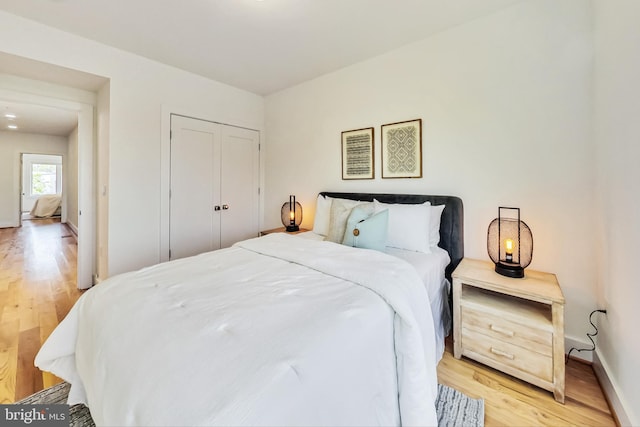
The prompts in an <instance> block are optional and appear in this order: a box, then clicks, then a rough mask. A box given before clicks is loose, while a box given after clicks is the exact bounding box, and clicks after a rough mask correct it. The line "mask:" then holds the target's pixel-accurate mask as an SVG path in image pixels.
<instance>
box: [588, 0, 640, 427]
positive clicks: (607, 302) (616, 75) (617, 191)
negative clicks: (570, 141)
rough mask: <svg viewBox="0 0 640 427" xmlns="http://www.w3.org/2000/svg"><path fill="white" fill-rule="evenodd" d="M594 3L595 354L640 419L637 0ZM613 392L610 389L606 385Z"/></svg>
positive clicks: (634, 418) (635, 420) (632, 417)
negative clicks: (599, 310) (598, 311)
mask: <svg viewBox="0 0 640 427" xmlns="http://www.w3.org/2000/svg"><path fill="white" fill-rule="evenodd" d="M594 4H595V8H594V10H595V42H596V43H595V50H596V63H595V103H594V105H595V118H596V120H595V127H594V129H595V141H596V150H597V154H598V155H597V160H598V161H597V178H598V181H597V184H598V185H597V189H598V192H597V196H598V197H597V208H598V215H599V224H600V226H599V227H598V229H597V233H595V235H594V237H595V244H596V246H597V247H598V248H599V251H598V255H599V256H598V258H599V261H600V265H601V268H600V271H599V275H598V297H599V300H600V302H601V304H602V305H603V306H604V307H606V309H607V315H606V316H599V322H598V323H599V326H600V332H599V334H598V341H597V343H598V356H599V359H600V362H602V365H603V366H604V368H605V370H606V371H607V373H608V375H609V378H610V380H611V384H608V385H605V386H608V387H610V388H611V389H612V390H613V391H615V393H616V394H617V396H618V398H619V400H620V401H619V402H614V405H616V404H621V405H623V406H624V408H625V409H626V416H627V419H624V418H623V419H621V422H622V423H623V424H630V425H640V362H638V355H640V340H638V332H637V330H638V325H639V324H640V310H638V302H639V301H640V286H639V285H640V283H638V279H637V278H635V277H636V276H637V272H636V271H635V267H636V262H638V258H639V257H640V249H638V242H639V241H640V225H639V224H638V220H640V187H639V183H640V167H639V166H638V159H640V138H639V135H640V120H638V117H639V115H640V86H639V85H638V76H640V25H638V22H640V2H637V1H633V0H622V1H621V0H606V1H604V0H602V1H597V2H595V3H594ZM609 391H611V390H609Z"/></svg>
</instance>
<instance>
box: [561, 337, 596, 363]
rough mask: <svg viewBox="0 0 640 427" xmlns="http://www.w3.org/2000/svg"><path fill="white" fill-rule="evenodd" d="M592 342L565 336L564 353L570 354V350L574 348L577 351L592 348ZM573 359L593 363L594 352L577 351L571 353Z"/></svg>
mask: <svg viewBox="0 0 640 427" xmlns="http://www.w3.org/2000/svg"><path fill="white" fill-rule="evenodd" d="M592 347H593V346H592V345H591V342H589V341H582V340H579V339H577V338H575V337H568V336H566V335H565V337H564V352H565V354H567V353H569V350H571V349H572V348H575V349H583V348H592ZM571 358H572V359H573V358H575V359H580V360H581V361H583V362H586V363H593V351H576V350H574V351H573V352H571Z"/></svg>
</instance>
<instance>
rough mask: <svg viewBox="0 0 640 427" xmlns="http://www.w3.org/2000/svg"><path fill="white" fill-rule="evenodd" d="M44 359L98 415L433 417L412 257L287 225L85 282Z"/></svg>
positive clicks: (138, 419)
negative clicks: (293, 231) (318, 238)
mask: <svg viewBox="0 0 640 427" xmlns="http://www.w3.org/2000/svg"><path fill="white" fill-rule="evenodd" d="M36 365H37V366H38V367H40V368H41V369H43V370H46V371H50V372H53V373H54V374H56V375H58V376H60V377H62V378H63V379H65V380H67V381H69V382H71V383H72V389H71V393H70V396H69V403H76V402H85V403H87V404H88V406H89V408H90V410H91V414H92V416H93V418H94V420H95V421H96V424H97V425H194V426H195V425H397V424H400V423H402V424H403V425H436V424H437V419H436V413H435V406H434V402H435V398H436V390H437V384H436V382H437V378H436V351H435V338H434V331H433V321H432V318H431V313H430V310H429V303H428V300H427V295H426V291H425V289H424V286H423V285H422V282H421V281H420V278H419V277H418V276H417V273H416V272H415V270H414V269H413V268H412V267H411V266H410V265H409V264H407V263H406V262H404V261H402V260H399V259H396V258H394V257H391V256H388V255H386V254H382V253H378V252H375V251H367V250H359V249H353V248H348V247H345V246H342V245H337V244H334V243H330V242H314V241H310V240H305V239H297V238H295V237H292V236H288V235H285V234H281V233H277V234H271V235H268V236H265V237H261V238H257V239H251V240H247V241H244V242H240V243H239V244H237V245H236V246H235V247H232V248H229V249H223V250H220V251H215V252H209V253H206V254H202V255H199V256H196V257H191V258H186V259H182V260H177V261H173V262H169V263H165V264H160V265H157V266H154V267H150V268H146V269H143V270H140V271H138V272H133V273H127V274H123V275H120V276H116V277H114V278H111V279H109V280H106V281H105V282H103V283H101V284H100V285H98V286H96V287H95V288H93V289H91V290H89V291H87V292H86V293H85V294H84V295H83V296H82V297H81V298H80V299H79V300H78V302H77V303H76V305H75V306H74V307H73V308H72V310H71V311H70V313H69V315H68V316H67V317H66V318H65V319H64V320H63V322H62V323H61V324H60V325H59V326H58V327H57V328H56V329H55V330H54V332H53V333H52V334H51V336H50V337H49V339H48V340H47V341H46V342H45V344H44V346H43V347H42V349H41V350H40V352H39V353H38V355H37V357H36Z"/></svg>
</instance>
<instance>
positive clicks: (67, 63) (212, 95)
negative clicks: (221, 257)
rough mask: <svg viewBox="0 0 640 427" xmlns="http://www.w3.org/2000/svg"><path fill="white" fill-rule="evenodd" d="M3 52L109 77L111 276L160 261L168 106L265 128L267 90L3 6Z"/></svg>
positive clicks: (0, 39)
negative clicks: (214, 77)
mask: <svg viewBox="0 0 640 427" xmlns="http://www.w3.org/2000/svg"><path fill="white" fill-rule="evenodd" d="M0 51H2V52H6V53H10V54H14V55H20V56H24V57H27V58H30V59H35V60H38V61H43V62H48V63H52V64H55V65H60V66H63V67H68V68H72V69H76V70H80V71H84V72H89V73H92V74H96V75H100V76H104V77H107V78H109V79H110V87H109V108H110V114H109V120H108V126H109V130H108V138H109V143H108V156H109V158H108V169H109V174H108V176H109V182H108V185H107V188H106V189H105V191H106V192H108V194H109V197H108V214H107V215H108V221H109V223H108V248H107V251H108V260H109V261H108V271H109V274H110V275H113V274H116V273H120V272H123V271H128V270H132V269H135V268H138V267H142V266H146V265H150V264H154V263H157V262H158V261H159V260H160V253H159V251H160V246H159V236H160V213H159V210H160V198H161V194H160V182H161V179H162V178H163V176H162V175H163V174H165V172H164V171H161V166H160V165H161V161H160V160H161V159H160V157H161V139H162V135H161V112H162V108H163V107H164V106H169V108H171V109H172V110H173V111H174V112H177V113H183V112H188V113H189V114H192V115H197V116H198V117H200V118H207V119H212V120H217V121H220V122H224V123H230V124H235V125H239V126H244V127H248V128H252V129H257V130H262V129H263V120H264V102H263V99H262V97H260V96H257V95H254V94H251V93H248V92H245V91H242V90H238V89H236V88H233V87H230V86H227V85H223V84H221V83H217V82H214V81H211V80H208V79H205V78H203V77H199V76H196V75H194V74H191V73H187V72H185V71H182V70H178V69H176V68H173V67H169V66H167V65H164V64H160V63H157V62H154V61H151V60H148V59H146V58H142V57H139V56H136V55H133V54H129V53H126V52H123V51H121V50H118V49H114V48H111V47H108V46H105V45H102V44H99V43H96V42H93V41H90V40H87V39H83V38H80V37H77V36H74V35H71V34H69V33H64V32H62V31H59V30H55V29H53V28H50V27H46V26H44V25H40V24H37V23H35V22H32V21H28V20H25V19H22V18H19V17H16V16H14V15H10V14H7V13H5V12H0ZM99 103H100V100H99ZM99 161H101V160H100V159H99ZM101 191H102V188H101ZM99 205H100V204H99ZM98 265H99V263H98Z"/></svg>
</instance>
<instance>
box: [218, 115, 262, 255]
mask: <svg viewBox="0 0 640 427" xmlns="http://www.w3.org/2000/svg"><path fill="white" fill-rule="evenodd" d="M259 146H260V134H259V132H258V131H255V130H249V129H242V128H237V127H234V126H223V127H222V153H221V174H220V175H221V183H222V187H221V191H220V194H221V196H220V200H221V202H222V205H223V207H225V206H226V207H227V209H224V210H223V211H222V215H221V217H220V228H221V230H222V232H221V233H222V234H221V239H222V240H221V247H223V248H226V247H228V246H231V245H232V244H234V243H236V242H238V241H240V240H245V239H248V238H251V237H257V236H258V235H259V220H258V212H259V194H258V191H259V186H260V148H259Z"/></svg>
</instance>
